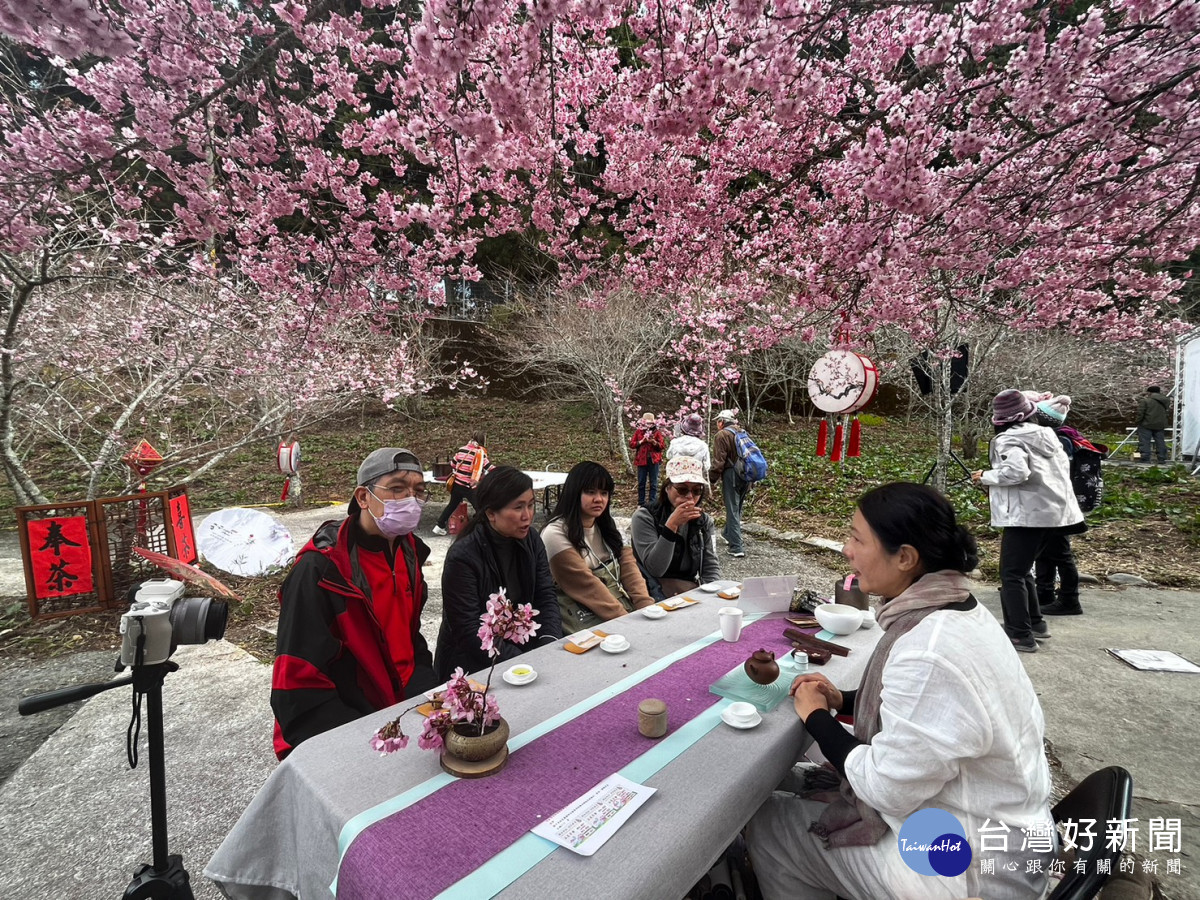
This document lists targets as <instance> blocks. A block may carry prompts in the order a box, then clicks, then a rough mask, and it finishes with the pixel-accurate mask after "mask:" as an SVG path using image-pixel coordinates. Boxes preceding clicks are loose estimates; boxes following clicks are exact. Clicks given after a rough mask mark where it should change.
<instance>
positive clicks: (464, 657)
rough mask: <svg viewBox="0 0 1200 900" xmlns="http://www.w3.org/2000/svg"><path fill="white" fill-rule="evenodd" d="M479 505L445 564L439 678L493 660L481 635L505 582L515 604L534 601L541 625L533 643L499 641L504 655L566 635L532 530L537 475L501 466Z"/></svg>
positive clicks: (485, 483)
mask: <svg viewBox="0 0 1200 900" xmlns="http://www.w3.org/2000/svg"><path fill="white" fill-rule="evenodd" d="M476 503H477V511H476V513H475V515H474V516H473V517H472V519H471V521H470V523H468V525H467V527H466V528H465V529H464V530H463V532H462V533H461V534H460V535H459V536H458V540H456V541H455V542H454V543H453V544H452V545H451V547H450V550H449V552H447V553H446V562H445V564H444V565H443V567H442V606H443V610H442V627H441V629H440V630H439V631H438V639H437V651H436V652H435V654H434V661H433V663H434V668H436V669H437V672H438V677H439V678H449V677H450V675H451V674H452V673H453V672H454V670H455V668H457V667H458V666H462V668H463V671H464V672H478V671H480V670H482V669H486V668H488V666H490V665H491V663H492V660H491V657H489V656H488V655H487V653H486V652H485V651H484V649H483V645H482V644H481V643H480V640H479V624H480V623H479V617H480V616H482V615H483V614H484V612H486V610H487V601H488V598H489V597H490V596H491V595H492V594H495V593H497V592H498V591H499V590H500V588H501V587H503V588H504V589H505V595H506V596H507V597H508V599H509V600H511V601H513V603H529V604H532V606H533V611H534V613H535V615H536V619H535V621H536V622H537V624H538V625H539V626H540V627H539V628H538V630H537V633H536V634H535V635H534V637H533V640H531V641H530V642H529V643H527V644H523V645H516V644H507V643H506V644H501V645H499V649H500V658H501V659H511V658H512V657H514V656H518V655H520V654H521V653H524V652H525V651H526V650H530V649H532V648H533V647H537V646H541V645H542V644H547V643H553V642H554V641H556V640H558V639H559V638H560V637H562V636H563V630H562V620H561V618H560V616H559V612H558V594H557V592H556V591H555V589H554V579H553V578H552V577H551V576H550V564H549V562H548V561H547V560H546V548H545V546H544V545H543V544H542V539H541V536H540V535H538V533H537V531H535V530H534V529H533V528H532V525H533V515H534V510H535V508H536V505H537V502H536V500H535V498H534V493H533V479H531V478H530V477H529V476H528V475H526V474H525V473H524V472H522V471H520V470H519V469H514V468H513V467H512V466H498V467H497V468H495V469H492V471H490V472H489V473H488V474H487V475H485V476H484V477H483V480H482V481H481V482H480V483H479V490H478V494H477V496H476Z"/></svg>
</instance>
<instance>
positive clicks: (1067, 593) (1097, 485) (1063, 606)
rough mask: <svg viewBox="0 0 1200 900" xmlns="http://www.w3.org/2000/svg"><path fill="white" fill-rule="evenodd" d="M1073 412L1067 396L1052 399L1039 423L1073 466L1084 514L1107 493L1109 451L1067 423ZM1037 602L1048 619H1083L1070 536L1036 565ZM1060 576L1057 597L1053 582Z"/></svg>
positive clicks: (1058, 539)
mask: <svg viewBox="0 0 1200 900" xmlns="http://www.w3.org/2000/svg"><path fill="white" fill-rule="evenodd" d="M1070 410H1071V398H1070V397H1067V396H1065V395H1061V396H1057V397H1050V398H1048V399H1046V400H1042V401H1041V402H1039V403H1038V404H1037V419H1036V421H1037V423H1038V424H1039V425H1044V426H1046V427H1048V428H1052V429H1054V433H1055V434H1057V435H1058V440H1059V442H1060V443H1061V444H1062V448H1063V451H1064V452H1065V453H1066V454H1067V459H1069V460H1070V463H1071V488H1072V490H1073V491H1074V492H1075V499H1076V500H1077V501H1078V502H1079V508H1080V510H1081V511H1082V512H1084V513H1089V512H1091V511H1092V510H1094V509H1095V508H1096V507H1097V506H1099V505H1100V500H1101V498H1102V496H1103V494H1104V475H1103V473H1102V471H1101V469H1100V461H1101V460H1102V459H1103V458H1104V455H1105V454H1106V453H1107V452H1108V448H1107V447H1105V446H1104V445H1103V444H1101V445H1099V446H1097V445H1095V444H1093V443H1092V442H1091V441H1089V440H1088V439H1087V438H1085V437H1084V436H1083V435H1082V434H1080V433H1079V432H1078V431H1077V430H1076V429H1074V428H1072V427H1070V426H1069V425H1067V424H1066V419H1067V413H1068V412H1070ZM1034 576H1035V577H1034V580H1035V581H1036V583H1037V595H1038V602H1039V603H1040V604H1041V607H1042V615H1045V616H1080V615H1083V607H1082V606H1081V605H1080V603H1079V569H1078V568H1077V567H1076V565H1075V554H1074V551H1072V549H1071V536H1070V535H1069V534H1066V533H1059V534H1056V535H1055V536H1054V537H1053V538H1052V539H1051V540H1049V541H1048V542H1047V543H1046V546H1045V547H1044V548H1043V549H1042V552H1041V553H1040V554H1039V555H1038V558H1037V563H1036V564H1035V566H1034ZM1056 576H1057V579H1058V582H1059V586H1058V593H1057V596H1056V594H1055V590H1054V582H1055V578H1056Z"/></svg>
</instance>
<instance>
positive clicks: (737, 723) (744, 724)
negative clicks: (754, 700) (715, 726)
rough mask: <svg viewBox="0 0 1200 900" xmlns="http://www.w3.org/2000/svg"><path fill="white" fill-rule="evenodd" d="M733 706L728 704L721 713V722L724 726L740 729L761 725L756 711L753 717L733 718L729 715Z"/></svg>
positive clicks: (733, 716)
mask: <svg viewBox="0 0 1200 900" xmlns="http://www.w3.org/2000/svg"><path fill="white" fill-rule="evenodd" d="M733 705H734V704H730V705H729V706H727V707H726V708H725V709H724V711H723V712H722V713H721V721H722V722H724V723H725V724H726V725H728V726H729V727H730V728H741V729H746V728H755V727H757V726H758V725H761V724H762V716H760V715H759V714H758V710H757V709H756V710H754V715H752V716H748V717H746V718H742V717H740V716H735V715H732V714H731V713H730V710H731V709H732V708H733Z"/></svg>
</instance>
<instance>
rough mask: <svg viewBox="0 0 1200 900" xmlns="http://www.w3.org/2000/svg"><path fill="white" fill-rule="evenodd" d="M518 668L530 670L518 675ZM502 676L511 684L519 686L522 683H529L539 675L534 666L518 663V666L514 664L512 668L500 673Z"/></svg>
mask: <svg viewBox="0 0 1200 900" xmlns="http://www.w3.org/2000/svg"><path fill="white" fill-rule="evenodd" d="M517 670H523V671H526V672H528V674H526V675H518V674H516V673H517ZM500 677H501V678H503V679H504V680H505V681H507V682H508V683H509V684H515V685H517V686H520V685H522V684H529V683H530V682H531V681H535V680H536V679H537V677H538V673H537V672H536V671H534V669H533V667H532V666H522V665H517V666H513V667H512V668H511V669H505V670H504V672H503V673H502V674H501V675H500Z"/></svg>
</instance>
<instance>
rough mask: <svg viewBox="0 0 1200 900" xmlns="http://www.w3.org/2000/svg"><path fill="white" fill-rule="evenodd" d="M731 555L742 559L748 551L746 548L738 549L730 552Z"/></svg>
mask: <svg viewBox="0 0 1200 900" xmlns="http://www.w3.org/2000/svg"><path fill="white" fill-rule="evenodd" d="M729 555H730V556H732V557H733V558H734V559H741V558H742V557H743V556H745V555H746V551H745V550H736V551H734V552H733V553H730V554H729Z"/></svg>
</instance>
